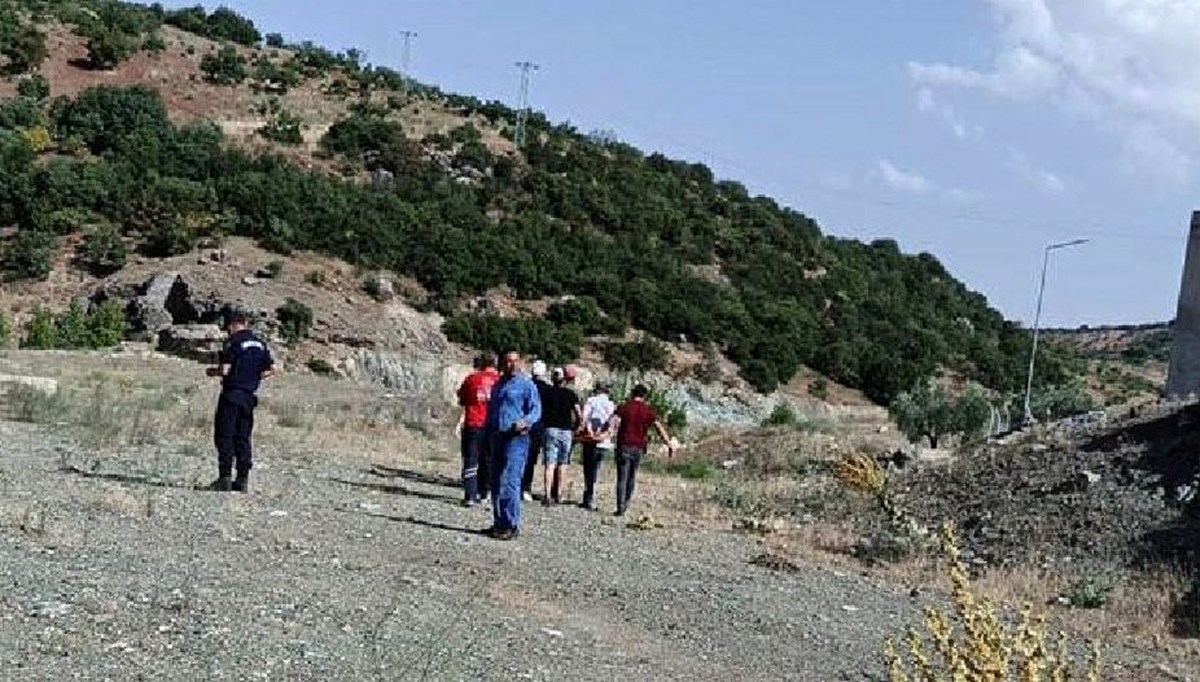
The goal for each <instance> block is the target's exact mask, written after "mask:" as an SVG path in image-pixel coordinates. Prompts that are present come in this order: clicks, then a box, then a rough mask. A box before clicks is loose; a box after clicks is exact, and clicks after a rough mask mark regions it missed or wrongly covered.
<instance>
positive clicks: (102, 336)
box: [21, 300, 127, 350]
mask: <svg viewBox="0 0 1200 682" xmlns="http://www.w3.org/2000/svg"><path fill="white" fill-rule="evenodd" d="M126 327H127V322H126V317H125V309H124V308H123V307H122V306H121V304H120V303H118V302H117V301H115V300H110V301H105V302H104V303H103V304H101V305H100V306H98V307H96V308H94V309H91V310H89V309H88V308H87V307H85V306H84V305H83V304H82V303H80V302H79V301H73V302H72V303H71V306H70V307H69V308H67V310H65V311H63V313H62V314H60V315H57V316H56V315H54V313H52V312H50V311H49V310H46V309H45V308H39V309H38V310H36V311H34V314H33V319H32V320H30V322H29V326H28V328H27V329H26V332H25V342H24V343H23V344H21V345H22V347H23V348H32V349H34V350H51V349H56V348H61V349H65V350H79V349H89V348H111V347H113V346H116V345H117V344H119V343H121V340H122V339H124V338H125V331H126Z"/></svg>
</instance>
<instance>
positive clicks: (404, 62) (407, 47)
mask: <svg viewBox="0 0 1200 682" xmlns="http://www.w3.org/2000/svg"><path fill="white" fill-rule="evenodd" d="M400 37H402V38H404V52H402V53H401V55H400V75H401V76H402V79H401V82H402V83H403V92H404V95H405V96H407V95H408V81H409V75H408V68H409V64H410V63H411V62H412V40H413V38H416V37H417V32H416V31H401V32H400Z"/></svg>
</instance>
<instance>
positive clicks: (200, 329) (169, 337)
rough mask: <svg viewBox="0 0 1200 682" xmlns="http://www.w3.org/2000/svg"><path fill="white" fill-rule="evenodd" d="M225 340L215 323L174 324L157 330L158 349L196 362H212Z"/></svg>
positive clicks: (223, 334)
mask: <svg viewBox="0 0 1200 682" xmlns="http://www.w3.org/2000/svg"><path fill="white" fill-rule="evenodd" d="M224 341H225V333H224V332H223V331H222V330H221V328H220V327H219V326H217V325H215V324H191V325H174V326H171V327H167V328H166V329H163V330H161V331H159V333H158V350H159V351H161V352H163V353H169V354H171V355H177V356H179V357H182V358H187V359H189V360H196V361H198V362H214V361H215V360H216V358H217V354H218V353H219V352H220V351H221V344H222V343H224Z"/></svg>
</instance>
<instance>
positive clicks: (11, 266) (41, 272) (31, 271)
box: [4, 230, 58, 279]
mask: <svg viewBox="0 0 1200 682" xmlns="http://www.w3.org/2000/svg"><path fill="white" fill-rule="evenodd" d="M57 253H58V237H56V236H54V234H53V233H51V232H47V231H43V230H20V231H19V232H17V236H16V237H15V238H14V239H13V240H12V241H11V242H9V244H8V247H7V248H6V249H5V250H4V269H5V271H7V272H8V273H9V274H10V275H11V276H13V277H15V278H17V279H45V278H46V277H48V276H49V275H50V273H51V271H53V269H54V257H55V255H57Z"/></svg>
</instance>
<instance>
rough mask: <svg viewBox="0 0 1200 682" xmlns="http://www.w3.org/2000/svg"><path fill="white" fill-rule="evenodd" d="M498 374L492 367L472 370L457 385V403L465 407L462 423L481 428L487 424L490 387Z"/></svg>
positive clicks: (497, 377) (490, 395) (470, 427)
mask: <svg viewBox="0 0 1200 682" xmlns="http://www.w3.org/2000/svg"><path fill="white" fill-rule="evenodd" d="M499 378H500V374H499V373H497V372H496V370H494V369H485V370H480V371H478V372H472V373H471V374H469V375H467V378H466V379H463V382H462V385H461V386H459V387H458V404H459V405H461V406H463V407H465V408H467V410H466V416H465V417H464V418H463V425H464V426H466V427H467V428H469V429H482V428H483V427H484V426H485V425H486V424H487V415H488V400H489V399H491V397H492V387H493V386H495V385H496V381H497V380H499Z"/></svg>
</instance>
